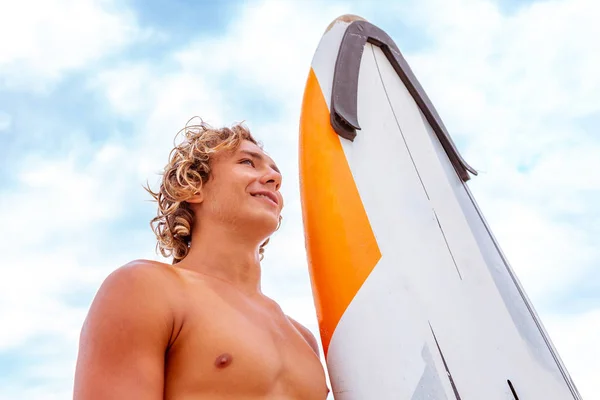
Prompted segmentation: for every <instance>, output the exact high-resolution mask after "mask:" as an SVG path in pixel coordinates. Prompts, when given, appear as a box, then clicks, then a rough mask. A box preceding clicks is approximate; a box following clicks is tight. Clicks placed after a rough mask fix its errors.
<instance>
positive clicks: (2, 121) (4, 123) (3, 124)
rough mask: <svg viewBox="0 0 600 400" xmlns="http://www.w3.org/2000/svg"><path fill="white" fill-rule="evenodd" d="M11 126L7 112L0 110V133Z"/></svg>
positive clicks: (10, 119)
mask: <svg viewBox="0 0 600 400" xmlns="http://www.w3.org/2000/svg"><path fill="white" fill-rule="evenodd" d="M11 125H12V117H11V116H10V114H8V113H7V112H4V111H2V110H0V132H2V131H5V130H7V129H9V128H10V126H11Z"/></svg>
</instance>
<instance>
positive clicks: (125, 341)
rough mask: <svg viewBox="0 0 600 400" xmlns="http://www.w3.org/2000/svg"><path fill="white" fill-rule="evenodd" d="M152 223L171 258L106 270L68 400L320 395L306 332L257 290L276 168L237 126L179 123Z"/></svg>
mask: <svg viewBox="0 0 600 400" xmlns="http://www.w3.org/2000/svg"><path fill="white" fill-rule="evenodd" d="M184 132H185V137H184V140H183V142H182V143H181V144H180V145H178V146H176V147H175V149H173V151H172V152H171V155H170V157H169V163H168V165H167V166H166V167H165V171H164V174H163V178H162V182H161V185H160V188H159V189H158V191H157V192H156V193H154V192H152V190H150V189H149V188H148V191H149V192H150V193H151V194H152V195H153V197H154V198H155V200H157V202H158V208H159V211H158V215H157V217H156V218H154V219H153V221H152V227H153V229H154V232H155V233H156V236H157V238H158V247H159V248H160V250H161V253H162V254H163V255H165V256H173V265H167V264H163V263H159V262H154V261H147V260H137V261H133V262H131V263H129V264H127V265H125V266H123V267H120V268H119V269H117V270H116V271H114V272H113V273H112V274H110V275H109V276H108V277H107V278H106V280H105V281H104V282H103V284H102V286H101V287H100V289H99V291H98V293H97V294H96V297H95V299H94V301H93V303H92V306H91V308H90V310H89V314H88V316H87V318H86V321H85V323H84V326H83V329H82V332H81V338H80V348H79V354H78V360H77V368H76V373H75V388H74V399H75V400H96V399H97V400H113V399H115V400H116V399H127V400H154V399H156V400H158V399H173V400H196V399H197V400H201V399H206V400H209V399H210V400H217V399H239V400H243V399H277V400H286V399H288V400H292V399H306V400H324V399H325V398H326V397H327V394H328V388H327V386H326V381H325V374H324V370H323V367H322V365H321V362H320V360H319V350H318V346H317V342H316V340H315V337H314V336H313V335H312V334H311V333H310V331H309V330H308V329H306V328H305V327H303V326H302V325H300V324H299V323H298V322H296V321H294V320H293V319H291V318H289V317H287V316H286V315H285V314H284V313H283V312H282V310H281V308H280V307H279V306H278V305H277V304H276V303H275V302H274V301H273V300H271V299H269V298H268V297H266V296H265V295H263V294H262V293H261V285H260V274H261V268H260V260H261V259H262V255H263V250H264V245H265V244H266V242H267V241H268V238H269V236H270V235H271V234H272V233H273V232H275V230H276V229H277V228H278V226H279V222H280V218H281V217H280V213H281V209H282V207H283V198H282V196H281V193H280V192H279V188H280V185H281V175H280V173H279V170H278V169H277V167H276V165H275V163H274V162H273V160H271V159H270V158H269V157H268V156H267V155H266V154H265V153H264V152H263V151H262V149H261V147H260V146H259V145H257V142H256V141H255V139H254V138H253V137H252V135H251V134H250V132H249V131H248V130H247V129H246V128H245V127H243V126H241V125H236V126H234V127H232V128H222V129H213V128H211V127H210V126H208V125H205V124H201V125H199V126H196V127H194V128H186V130H185V131H184Z"/></svg>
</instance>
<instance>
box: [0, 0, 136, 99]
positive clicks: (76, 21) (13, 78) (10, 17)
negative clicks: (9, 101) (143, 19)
mask: <svg viewBox="0 0 600 400" xmlns="http://www.w3.org/2000/svg"><path fill="white" fill-rule="evenodd" d="M117 4H118V3H117V2H114V1H112V0H80V1H68V0H49V1H34V0H23V1H18V2H11V3H10V5H8V4H7V5H5V6H4V7H3V11H2V13H0V38H1V39H0V76H1V77H2V78H1V79H0V86H6V87H8V88H13V89H28V90H33V91H36V92H37V91H45V90H47V89H48V88H49V85H51V84H53V83H55V82H57V81H58V80H59V79H60V78H61V77H62V76H63V74H65V73H68V72H70V71H74V70H77V69H79V68H82V67H84V66H86V65H89V64H91V63H94V62H96V61H98V60H99V59H100V58H101V57H102V56H105V55H107V54H110V53H114V52H115V51H118V50H120V49H122V48H123V47H124V46H126V45H127V44H130V43H132V42H134V41H136V40H138V39H140V38H141V37H143V36H144V35H147V34H148V33H144V32H142V31H141V30H140V28H139V27H138V25H137V21H136V20H135V17H134V15H133V13H132V12H130V11H128V10H125V9H122V8H119V7H117Z"/></svg>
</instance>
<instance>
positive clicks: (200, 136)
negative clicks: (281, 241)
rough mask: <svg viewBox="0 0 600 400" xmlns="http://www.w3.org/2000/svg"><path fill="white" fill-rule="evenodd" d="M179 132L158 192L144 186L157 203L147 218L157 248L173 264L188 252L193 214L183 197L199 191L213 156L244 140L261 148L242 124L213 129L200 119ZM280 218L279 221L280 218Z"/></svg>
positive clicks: (207, 174)
mask: <svg viewBox="0 0 600 400" xmlns="http://www.w3.org/2000/svg"><path fill="white" fill-rule="evenodd" d="M190 121H191V120H190ZM188 123H189V122H188ZM180 133H183V140H182V141H181V143H179V144H175V147H174V148H173V149H172V150H171V153H170V154H169V162H168V163H167V165H166V166H165V168H164V171H163V173H162V182H161V184H160V187H159V189H158V191H157V192H154V191H152V190H151V189H150V187H149V186H148V184H146V186H145V187H144V189H146V191H147V192H148V193H150V195H151V196H152V197H153V199H154V200H155V201H156V202H157V203H158V212H157V215H156V217H154V218H153V219H152V220H151V221H150V226H151V228H152V230H153V231H154V234H155V235H156V239H157V241H158V242H157V245H156V247H157V250H160V253H161V254H162V255H163V257H170V256H173V264H176V263H178V262H179V261H181V260H183V259H184V258H185V257H186V256H187V254H188V251H189V248H190V243H191V239H192V226H193V222H194V214H193V212H192V210H191V208H190V205H189V203H187V201H186V200H188V199H189V198H191V197H192V196H193V195H195V194H196V193H198V191H199V190H200V189H201V188H202V185H203V184H204V183H206V182H207V181H208V179H209V178H210V173H211V160H212V158H213V156H214V155H215V154H216V153H218V152H221V151H234V150H236V149H237V148H238V147H239V146H240V144H241V143H242V141H244V140H248V141H250V142H252V143H254V144H256V145H257V146H259V147H261V148H262V145H261V144H260V143H259V142H258V141H257V140H256V139H255V138H254V137H253V136H252V134H251V133H250V130H249V129H248V128H247V127H245V126H244V125H243V124H242V123H240V124H236V125H233V126H232V127H231V128H228V127H223V128H218V129H215V128H213V127H211V126H210V125H209V124H207V123H205V122H204V121H201V122H200V124H198V125H187V124H186V126H185V128H183V129H182V130H181V131H179V132H178V133H177V135H176V136H175V138H177V136H178V135H179V134H180ZM279 219H280V222H281V217H280V218H279ZM278 228H279V227H278ZM268 242H269V239H267V240H266V241H265V242H264V243H263V244H261V246H260V248H259V256H260V259H261V260H262V258H263V257H264V247H265V246H266V245H267V243H268Z"/></svg>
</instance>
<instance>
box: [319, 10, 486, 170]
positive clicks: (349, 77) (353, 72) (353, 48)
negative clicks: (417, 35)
mask: <svg viewBox="0 0 600 400" xmlns="http://www.w3.org/2000/svg"><path fill="white" fill-rule="evenodd" d="M367 42H368V43H371V44H373V45H375V46H378V47H379V48H381V50H382V51H383V53H384V54H385V56H386V58H387V59H388V61H389V62H390V64H392V67H393V68H394V70H395V71H396V73H397V74H398V76H399V77H400V79H401V80H402V82H403V83H404V85H406V88H407V89H408V91H409V92H410V94H411V95H412V97H413V98H414V100H415V102H416V103H417V105H418V106H419V108H420V109H421V112H422V113H423V115H425V118H426V119H427V121H428V122H429V124H431V127H432V128H433V130H434V132H435V134H436V135H437V137H438V139H439V140H440V142H441V143H442V146H443V147H444V150H445V151H446V154H448V157H449V158H450V161H451V162H452V165H453V166H454V169H455V170H456V172H457V174H458V175H459V176H460V178H461V179H462V180H463V181H465V182H466V181H468V180H469V179H470V176H469V173H471V174H473V175H477V170H475V169H474V168H473V167H471V166H470V165H469V164H468V163H467V162H466V161H465V160H464V159H463V157H462V156H461V155H460V153H459V152H458V149H457V148H456V145H455V144H454V142H453V141H452V138H451V137H450V135H449V134H448V131H447V130H446V127H445V126H444V123H443V122H442V119H441V118H440V116H439V114H438V112H437V111H436V109H435V107H434V106H433V104H432V103H431V100H429V97H427V94H426V93H425V90H424V89H423V87H422V86H421V84H420V83H419V81H418V80H417V78H416V76H415V75H414V74H413V72H412V70H411V69H410V67H409V65H408V63H407V62H406V60H405V59H404V57H403V56H402V53H401V52H400V50H399V49H398V46H396V43H394V41H393V40H392V38H391V37H390V36H389V35H388V34H387V33H385V32H384V31H383V30H382V29H380V28H378V27H377V26H375V25H373V24H371V23H369V22H367V21H365V20H354V21H352V22H351V23H350V25H348V28H347V29H346V32H345V33H344V36H343V38H342V42H341V44H340V49H339V53H338V57H337V60H336V64H335V70H334V73H333V87H332V91H331V125H332V126H333V128H334V130H335V131H336V132H337V134H338V135H340V136H341V137H343V138H345V139H348V140H351V141H353V140H354V138H355V137H356V130H360V124H359V122H358V112H357V96H358V74H359V70H360V62H361V58H362V53H363V50H364V47H365V44H366V43H367Z"/></svg>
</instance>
